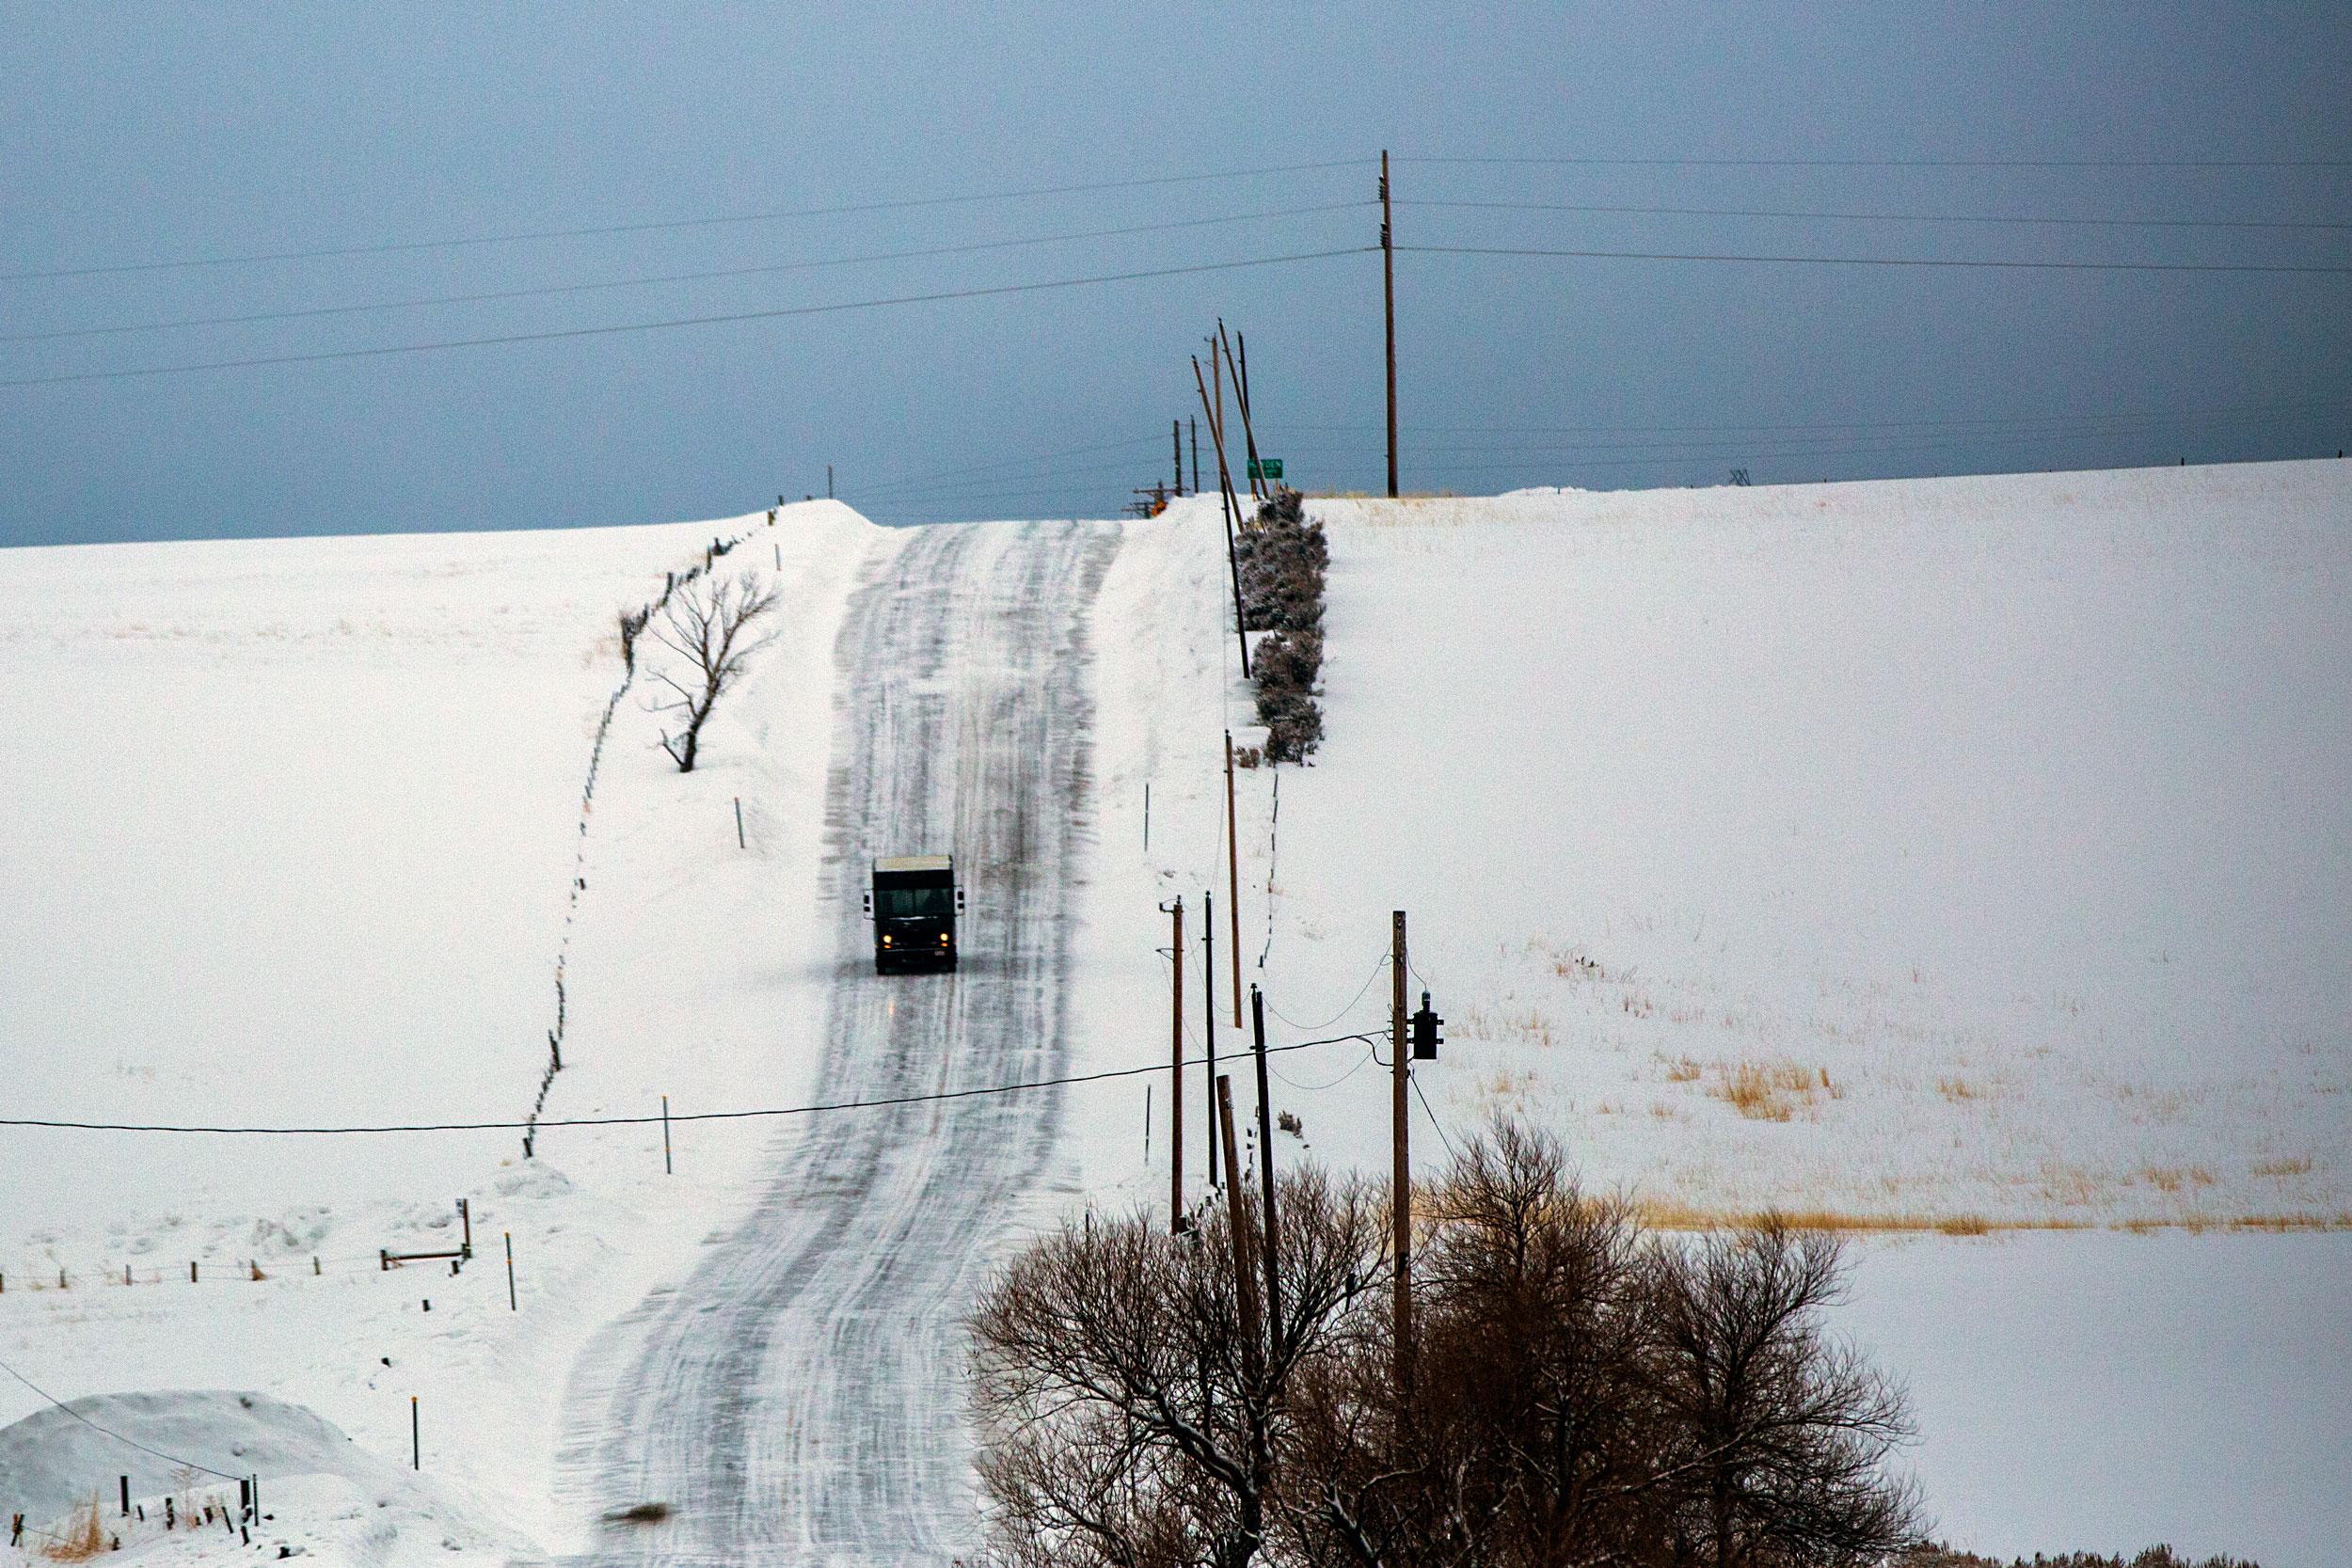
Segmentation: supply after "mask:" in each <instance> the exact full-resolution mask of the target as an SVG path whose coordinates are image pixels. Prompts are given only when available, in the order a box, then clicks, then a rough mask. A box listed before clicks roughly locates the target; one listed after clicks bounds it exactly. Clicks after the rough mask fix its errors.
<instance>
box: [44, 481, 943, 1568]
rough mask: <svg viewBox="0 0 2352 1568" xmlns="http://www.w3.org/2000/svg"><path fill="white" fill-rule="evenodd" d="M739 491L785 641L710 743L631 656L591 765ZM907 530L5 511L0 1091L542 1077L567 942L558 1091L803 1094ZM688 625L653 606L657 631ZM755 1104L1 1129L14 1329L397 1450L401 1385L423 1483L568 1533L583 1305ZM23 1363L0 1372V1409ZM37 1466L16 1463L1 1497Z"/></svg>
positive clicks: (117, 1106)
mask: <svg viewBox="0 0 2352 1568" xmlns="http://www.w3.org/2000/svg"><path fill="white" fill-rule="evenodd" d="M739 536H740V537H741V538H742V541H743V542H742V543H741V544H740V545H739V546H738V547H737V548H736V549H735V550H734V551H733V552H732V553H731V554H728V555H726V556H723V557H722V558H720V559H719V561H718V562H716V568H715V569H717V570H719V571H722V572H725V571H731V570H740V569H743V568H745V567H750V568H755V569H758V570H760V571H762V572H763V573H764V574H765V575H767V576H768V577H770V578H772V579H774V580H775V581H777V582H778V583H779V584H780V586H781V588H782V591H783V603H782V609H781V611H780V613H779V615H778V617H777V620H776V622H775V623H774V629H775V632H776V640H775V641H774V642H773V643H772V645H771V646H770V647H768V648H767V649H766V650H765V651H764V652H763V653H761V654H760V655H759V656H758V657H757V658H756V659H755V663H754V665H753V667H752V673H751V675H750V677H749V679H748V680H747V682H746V683H745V685H744V686H743V687H742V688H741V689H740V690H739V691H738V692H737V693H736V694H735V695H734V696H732V697H730V698H729V699H728V700H727V702H726V703H725V704H723V705H722V707H721V708H720V710H719V714H718V717H717V718H715V719H714V720H713V721H712V724H711V727H710V729H709V730H708V731H707V732H706V736H705V742H704V754H705V759H706V760H705V762H704V765H703V766H702V767H701V768H698V769H697V771H696V772H695V773H694V774H692V775H691V776H687V777H681V776H680V775H678V774H677V773H676V771H675V768H672V767H671V765H670V763H669V761H668V759H667V758H666V757H664V756H663V755H662V754H661V752H660V750H659V747H658V744H657V741H658V730H659V726H660V718H659V716H658V715H656V714H654V713H652V712H650V711H648V705H649V696H648V685H647V683H646V682H645V681H644V680H643V679H641V680H640V681H639V682H638V683H637V684H636V685H635V686H634V687H633V688H632V689H631V690H630V691H629V693H628V695H627V696H626V697H625V698H624V699H623V700H622V701H621V702H620V703H619V705H617V707H615V708H614V710H613V713H614V717H613V720H612V727H611V732H610V734H609V735H608V736H607V737H606V739H605V743H604V748H603V752H602V757H601V763H600V767H599V769H598V780H597V784H596V791H595V794H594V799H593V801H590V802H587V803H585V804H583V790H584V785H585V782H586V779H587V773H588V768H589V763H590V757H591V751H592V747H593V746H594V743H595V741H596V734H597V730H598V726H599V724H600V722H601V721H602V720H603V717H604V714H605V711H606V708H607V705H608V704H609V703H610V702H611V700H612V694H613V692H614V690H615V689H616V687H617V686H618V685H619V683H621V681H622V680H623V678H624V672H623V667H622V662H621V658H620V655H619V647H618V635H617V623H616V614H617V612H618V611H620V610H624V609H628V608H631V607H634V606H636V605H638V604H641V603H644V602H645V601H647V600H649V599H651V598H654V597H656V596H658V595H659V594H660V592H661V590H662V587H663V583H664V580H665V577H666V576H667V575H669V574H674V573H682V572H685V571H687V570H689V569H691V568H692V567H694V566H697V565H700V564H701V563H702V562H703V561H704V559H705V551H706V548H707V546H709V544H710V543H711V542H712V541H713V540H714V539H729V538H736V537H739ZM897 543H898V535H895V534H893V533H890V532H887V531H882V530H879V529H876V528H875V527H873V526H872V525H871V524H869V523H867V522H866V521H865V519H863V518H861V517H859V516H858V515H856V514H855V513H853V512H851V511H850V510H849V509H848V508H846V507H842V506H837V505H834V504H833V503H829V502H818V503H810V504H807V505H801V506H792V507H787V508H785V509H784V510H783V512H782V514H781V515H780V516H779V517H778V519H777V521H776V523H775V524H774V526H773V527H771V526H769V524H768V521H767V518H766V516H765V515H755V516H751V517H746V518H738V519H732V520H727V521H722V522H713V523H693V524H677V525H665V526H662V527H655V528H628V529H604V530H583V531H561V532H551V531H549V532H532V533H512V534H453V535H417V536H405V537H393V538H365V539H300V540H282V541H257V542H234V543H203V544H173V545H154V546H87V547H77V548H59V549H30V550H15V551H7V552H0V658H4V659H5V660H6V662H7V666H8V670H9V672H10V673H11V675H12V676H14V677H15V678H14V679H12V680H11V681H10V682H8V685H7V689H6V690H5V691H4V692H0V769H5V771H6V772H7V773H8V777H9V778H10V781H11V784H10V788H9V789H8V792H7V793H6V795H5V798H0V885H6V886H8V888H9V889H10V893H11V896H10V897H9V898H8V900H7V901H6V903H5V905H0V942H4V943H5V944H6V949H7V951H8V953H9V955H10V958H9V962H8V965H7V966H6V968H5V969H0V1068H4V1069H5V1070H6V1072H7V1075H8V1081H9V1082H10V1084H11V1086H12V1093H11V1096H10V1102H11V1104H12V1105H15V1106H18V1107H21V1108H23V1110H24V1112H26V1113H28V1114H36V1115H42V1116H52V1117H66V1118H81V1119H92V1120H106V1121H142V1120H152V1121H171V1122H189V1121H200V1122H215V1123H246V1122H255V1123H272V1124H278V1123H303V1124H332V1123H342V1122H353V1121H361V1122H374V1121H382V1120H386V1119H392V1120H402V1121H406V1120H417V1121H444V1120H478V1119H486V1120H507V1119H514V1118H518V1117H522V1116H524V1115H525V1114H526V1113H527V1112H529V1111H530V1110H531V1108H532V1102H533V1100H534V1097H535V1096H536V1094H537V1091H538V1085H539V1081H540V1077H541V1074H542V1070H543V1069H544V1066H545V1064H546V1062H547V1061H548V1044H547V1035H548V1031H549V1030H550V1029H551V1028H553V1027H554V1026H555V1024H556V1022H557V1016H556V1015H557V996H556V990H555V983H554V982H555V974H556V969H555V965H556V960H557V958H558V955H559V953H562V954H564V964H565V981H566V985H565V996H564V1013H565V1034H564V1062H565V1070H564V1072H562V1073H561V1074H559V1075H558V1076H557V1077H556V1078H555V1079H554V1081H553V1083H552V1085H550V1087H549V1091H548V1100H547V1103H546V1108H545V1114H546V1115H547V1116H548V1117H572V1116H596V1115H658V1114H659V1112H660V1097H661V1096H662V1095H663V1094H667V1095H669V1096H670V1097H671V1102H672V1105H673V1108H674V1109H675V1110H677V1111H680V1112H691V1111H693V1110H697V1109H700V1110H710V1109H716V1108H721V1107H726V1108H733V1107H738V1106H742V1105H746V1104H773V1103H788V1102H789V1101H791V1100H792V1099H794V1098H795V1097H796V1095H797V1094H798V1093H799V1092H800V1091H801V1090H802V1088H803V1087H804V1085H805V1080H806V1074H807V1072H808V1070H809V1069H810V1067H811V1066H812V1064H813V1062H814V1060H815V1052H814V1049H813V1044H812V1037H813V1033H814V1028H815V1025H814V1023H813V1022H810V1021H811V1020H812V1019H814V1018H816V1017H820V1016H821V1015H820V1014H818V1013H816V1012H815V1011H814V1010H813V1009H814V1007H815V1006H819V1005H821V996H822V987H821V984H820V979H819V976H818V973H817V971H818V962H817V960H816V959H815V958H813V957H812V956H811V954H810V947H811V944H812V943H813V942H814V940H815V933H816V932H817V930H818V926H817V923H816V917H815V912H814V909H813V904H814V899H815V895H816V887H817V878H816V866H817V864H818V860H819V858H820V856H821V853H822V845H821V842H820V840H821V832H822V803H823V802H822V794H823V784H824V778H825V771H826V766H827V757H828V750H829V743H830V737H829V731H830V722H831V709H830V704H831V692H832V683H831V675H832V652H833V641H834V633H835V631H836V629H837V627H838V625H839V621H840V616H841V611H842V607H843V605H844V603H845V602H846V598H847V595H848V593H849V591H850V588H851V586H852V585H853V584H854V582H855V581H856V580H857V578H858V577H859V574H860V573H861V572H862V571H864V570H866V568H867V565H868V563H869V562H872V561H875V560H880V559H883V558H886V557H887V556H888V555H889V554H890V553H891V552H892V551H893V550H895V548H896V547H897ZM660 657H663V656H661V655H660V653H659V651H658V650H657V649H655V648H654V646H653V645H652V643H651V641H650V640H648V641H644V642H641V643H640V647H639V658H640V665H641V669H642V668H644V666H645V665H646V664H648V663H649V662H656V663H658V661H659V660H660ZM738 800H739V801H740V808H741V820H742V841H741V842H742V847H739V843H738V828H737V816H736V809H737V804H736V803H737V801H738ZM576 882H577V883H579V884H581V885H579V886H575V883H576ZM575 895H576V896H575ZM567 927H568V941H567V940H566V939H567ZM770 1135H771V1133H770V1132H769V1131H768V1130H766V1129H765V1128H764V1127H763V1126H762V1125H761V1124H756V1123H754V1124H742V1125H737V1126H732V1127H730V1128H729V1129H728V1130H727V1131H724V1132H718V1131H709V1130H706V1129H704V1128H702V1127H699V1126H692V1125H689V1126H683V1127H680V1128H678V1129H676V1132H675V1138H674V1140H673V1143H674V1157H675V1165H676V1170H677V1174H675V1176H668V1175H665V1174H664V1170H663V1156H662V1137H661V1130H660V1127H659V1126H658V1125H655V1126H639V1127H629V1128H612V1129H596V1130H567V1129H563V1128H551V1129H545V1130H543V1131H542V1132H541V1133H540V1134H539V1136H538V1140H537V1154H538V1158H536V1159H533V1160H531V1161H528V1162H526V1161H524V1160H523V1159H522V1158H521V1144H520V1139H519V1137H518V1136H517V1135H516V1134H514V1133H511V1132H495V1133H478V1134H474V1133H458V1134H452V1133H440V1134H430V1135H403V1136H387V1137H382V1138H373V1139H372V1138H361V1137H354V1138H334V1139H309V1138H302V1139H292V1138H290V1139H284V1140H250V1139H229V1138H222V1139H218V1140H212V1139H184V1138H164V1137H152V1136H142V1135H137V1134H128V1133H87V1132H38V1131H28V1130H12V1131H11V1132H9V1134H8V1145H9V1157H8V1160H7V1162H6V1163H5V1165H4V1166H0V1287H4V1289H0V1360H6V1361H8V1362H9V1363H10V1364H11V1365H14V1366H17V1367H19V1368H20V1369H22V1370H24V1371H25V1372H26V1373H27V1374H28V1375H31V1376H33V1377H34V1379H35V1381H36V1382H39V1383H40V1384H41V1386H43V1387H45V1388H46V1389H48V1391H49V1392H51V1393H53V1394H56V1395H57V1396H58V1397H60V1398H67V1399H72V1398H74V1397H77V1396H82V1395H87V1394H92V1393H113V1392H117V1391H121V1390H178V1389H189V1388H208V1387H219V1386H235V1387H242V1388H250V1389H256V1390H262V1391H265V1392H267V1393H270V1394H274V1395H278V1396H282V1397H284V1398H287V1399H290V1400H294V1401H297V1402H301V1403H303V1404H305V1405H307V1406H309V1407H310V1408H312V1409H315V1410H316V1411H318V1412H319V1413H320V1415H321V1416H322V1417H323V1418H327V1419H329V1420H332V1421H333V1422H334V1423H336V1425H337V1426H339V1427H340V1428H341V1429H342V1430H343V1431H346V1432H348V1433H351V1435H352V1436H353V1437H354V1438H355V1439H357V1441H358V1445H359V1446H360V1447H362V1448H364V1449H368V1450H370V1451H372V1452H373V1453H375V1454H377V1455H397V1456H400V1457H401V1458H404V1459H405V1457H406V1455H407V1453H408V1449H409V1399H410V1397H411V1396H412V1395H414V1396H417V1397H419V1398H420V1400H421V1413H422V1427H423V1433H424V1442H423V1449H424V1454H423V1457H424V1470H425V1474H426V1477H427V1479H428V1481H432V1480H435V1479H436V1478H438V1479H439V1480H441V1481H446V1483H447V1484H448V1485H449V1486H450V1487H452V1488H453V1493H452V1495H453V1496H457V1497H462V1498H464V1499H468V1502H467V1506H469V1507H478V1509H479V1510H480V1511H481V1512H482V1513H483V1516H485V1517H496V1518H499V1519H501V1521H504V1522H507V1523H511V1524H512V1525H514V1526H516V1527H518V1528H521V1529H523V1530H524V1531H526V1532H529V1533H530V1534H532V1535H538V1536H544V1534H545V1533H546V1527H547V1525H548V1511H549V1510H550V1509H551V1507H552V1504H551V1502H550V1500H549V1497H550V1489H549V1486H548V1467H549V1465H550V1463H551V1458H552V1448H553V1445H554V1443H555V1441H556V1436H557V1425H558V1422H557V1418H556V1417H557V1412H558V1410H559V1408H560V1405H561V1400H562V1395H563V1389H564V1380H565V1379H566V1378H567V1377H568V1375H569V1373H570V1370H571V1365H572V1361H573V1359H574V1356H575V1355H576V1354H577V1352H578V1349H579V1347H580V1344H581V1343H582V1342H584V1340H585V1339H586V1338H587V1337H588V1336H589V1335H590V1334H591V1333H593V1332H594V1331H595V1329H596V1328H597V1327H598V1326H599V1325H601V1324H602V1323H604V1322H606V1321H608V1320H610V1319H612V1318H613V1317H616V1316H618V1315H619V1314H620V1313H621V1312H623V1311H625V1310H626V1309H627V1308H628V1307H631V1306H633V1305H635V1303H636V1302H637V1301H638V1300H639V1299H641V1298H642V1297H643V1295H644V1292H645V1291H647V1290H649V1289H651V1288H653V1287H654V1286H655V1285H656V1284H658V1283H660V1281H661V1280H662V1279H664V1278H666V1277H670V1276H671V1275H672V1274H673V1273H674V1272H675V1270H677V1269H679V1268H681V1267H683V1266H684V1264H685V1262H686V1260H687V1259H689V1258H690V1257H691V1252H692V1249H693V1247H694V1245H695V1243H696V1242H697V1241H698V1240H699V1239H700V1238H701V1236H702V1235H703V1234H704V1233H705V1232H706V1231H707V1229H708V1228H709V1227H711V1226H712V1225H714V1224H716V1223H720V1222H722V1221H723V1219H724V1218H725V1217H726V1216H727V1215H728V1214H730V1213H731V1212H733V1210H734V1206H735V1205H736V1204H737V1203H738V1202H739V1201H740V1196H741V1180H742V1177H743V1175H744V1173H745V1172H746V1171H748V1170H749V1169H751V1168H754V1167H755V1165H756V1164H757V1162H758V1159H759V1155H760V1152H761V1149H762V1148H763V1145H764V1140H765V1139H766V1138H767V1137H768V1136H770ZM458 1196H466V1197H468V1198H469V1202H470V1207H471V1225H472V1241H473V1246H474V1249H475V1256H474V1260H473V1262H472V1263H471V1265H470V1266H469V1267H468V1268H467V1269H466V1270H465V1271H464V1272H463V1274H462V1275H457V1276H454V1277H453V1276H452V1275H451V1274H450V1273H449V1272H447V1271H448V1265H447V1264H446V1263H445V1262H431V1263H421V1264H414V1265H411V1266H409V1267H406V1268H402V1269H395V1270H392V1271H390V1272H386V1271H385V1270H383V1269H382V1268H381V1267H380V1266H379V1259H378V1250H379V1249H380V1248H386V1247H389V1248H390V1249H391V1250H393V1251H396V1252H397V1251H404V1250H410V1251H439V1250H445V1249H447V1248H452V1247H455V1246H456V1245H458V1244H459V1238H460V1236H461V1230H460V1227H459V1225H458V1222H457V1219H456V1215H455V1212H454V1207H453V1203H454V1199H455V1198H457V1197H458ZM509 1234H511V1236H512V1238H513V1243H514V1247H515V1253H516V1296H515V1300H516V1305H517V1306H518V1307H519V1308H520V1309H519V1311H516V1310H513V1309H510V1307H509V1298H508V1286H507V1280H506V1277H505V1275H504V1272H503V1271H504V1245H505V1239H506V1237H507V1236H508V1235H509ZM191 1263H194V1264H196V1265H197V1277H196V1279H195V1281H194V1282H191V1281H190V1277H189V1271H190V1265H191ZM126 1270H127V1271H128V1275H129V1277H130V1279H131V1281H132V1283H131V1284H129V1285H125V1284H123V1283H122V1281H123V1279H124V1277H125V1271H126ZM61 1271H62V1274H63V1276H64V1280H65V1283H64V1286H63V1288H59V1284H58V1279H59V1275H60V1272H61ZM256 1275H259V1276H260V1277H258V1278H257V1277H255V1276H256ZM428 1304H429V1306H428ZM38 1407H40V1400H39V1399H38V1398H36V1397H35V1396H34V1395H32V1394H31V1393H29V1392H28V1391H26V1390H25V1389H24V1388H23V1387H21V1386H17V1385H16V1384H15V1383H13V1382H12V1381H9V1380H5V1379H0V1419H6V1418H14V1417H19V1416H23V1415H24V1414H26V1413H28V1412H30V1411H33V1410H35V1409H36V1408H38ZM223 1467H224V1468H230V1466H223ZM115 1473H116V1471H115V1470H112V1469H109V1470H107V1471H106V1472H105V1474H104V1476H103V1477H101V1478H98V1479H101V1480H104V1481H106V1482H107V1484H109V1485H111V1484H112V1480H111V1478H112V1476H113V1475H114V1474H115ZM15 1484H16V1481H15V1478H14V1477H13V1476H11V1475H10V1474H9V1473H8V1469H7V1468H6V1466H5V1465H0V1509H8V1508H10V1507H11V1504H10V1501H9V1495H10V1494H11V1493H12V1492H13V1491H14V1490H15ZM427 1512H428V1513H430V1510H428V1511H427ZM501 1539H502V1538H501ZM500 1550H501V1553H502V1552H503V1551H504V1550H505V1548H504V1547H503V1546H501V1547H500Z"/></svg>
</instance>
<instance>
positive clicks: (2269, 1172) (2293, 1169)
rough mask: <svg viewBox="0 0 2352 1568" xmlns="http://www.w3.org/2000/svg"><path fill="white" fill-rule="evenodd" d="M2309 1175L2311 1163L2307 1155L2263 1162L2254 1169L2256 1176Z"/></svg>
mask: <svg viewBox="0 0 2352 1568" xmlns="http://www.w3.org/2000/svg"><path fill="white" fill-rule="evenodd" d="M2311 1173H2312V1161H2311V1156H2310V1155H2308V1154H2306V1155H2300V1156H2297V1157H2296V1158H2295V1159H2292V1160H2265V1161H2264V1162H2263V1163H2262V1164H2258V1165H2256V1166H2255V1167H2254V1174H2255V1175H2256V1176H2280V1177H2284V1176H2309V1175H2311Z"/></svg>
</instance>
